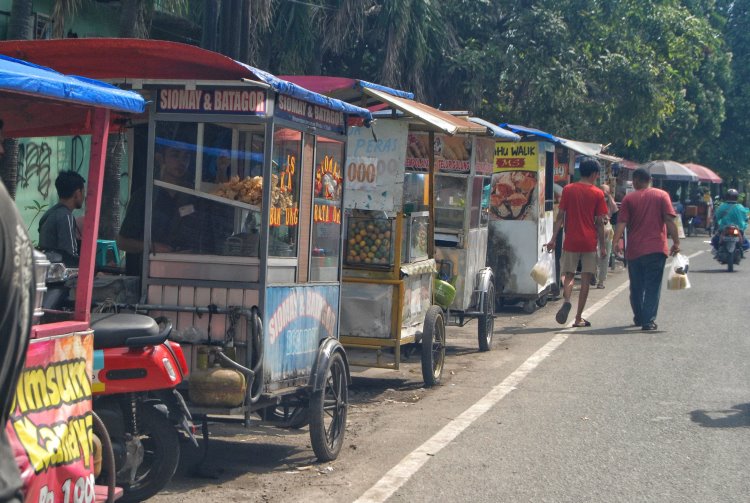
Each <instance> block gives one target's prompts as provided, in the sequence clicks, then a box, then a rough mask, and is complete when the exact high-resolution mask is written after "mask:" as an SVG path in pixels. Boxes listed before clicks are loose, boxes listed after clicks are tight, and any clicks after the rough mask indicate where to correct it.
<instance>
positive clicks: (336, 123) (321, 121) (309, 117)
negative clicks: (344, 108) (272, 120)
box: [275, 94, 344, 132]
mask: <svg viewBox="0 0 750 503" xmlns="http://www.w3.org/2000/svg"><path fill="white" fill-rule="evenodd" d="M275 113H276V116H277V117H280V118H282V119H287V120H291V121H294V122H298V123H302V124H306V125H308V126H313V127H319V128H321V129H326V130H329V131H339V132H343V130H344V114H343V113H342V112H337V111H335V110H331V109H330V108H325V107H321V106H319V105H313V104H312V103H307V102H306V101H302V100H298V99H296V98H292V97H291V96H286V95H284V94H281V95H279V99H278V101H277V102H276V111H275Z"/></svg>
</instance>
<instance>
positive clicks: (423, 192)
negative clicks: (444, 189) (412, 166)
mask: <svg viewBox="0 0 750 503" xmlns="http://www.w3.org/2000/svg"><path fill="white" fill-rule="evenodd" d="M429 179H430V175H428V174H426V173H413V172H408V171H407V172H406V175H405V176H404V213H413V212H417V211H427V210H428V209H429V207H430V192H429V190H428V187H427V183H428V182H429Z"/></svg>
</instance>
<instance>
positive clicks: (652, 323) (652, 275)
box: [613, 168, 680, 330]
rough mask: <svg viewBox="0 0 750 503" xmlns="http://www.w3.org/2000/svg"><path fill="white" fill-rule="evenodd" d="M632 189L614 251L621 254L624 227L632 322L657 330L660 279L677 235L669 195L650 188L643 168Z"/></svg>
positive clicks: (675, 250) (620, 219) (624, 205)
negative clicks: (668, 239) (670, 241)
mask: <svg viewBox="0 0 750 503" xmlns="http://www.w3.org/2000/svg"><path fill="white" fill-rule="evenodd" d="M633 187H634V188H635V191H634V192H631V193H630V194H628V195H626V196H625V197H624V198H623V200H622V203H621V204H620V212H619V213H618V216H617V228H616V229H615V237H614V239H613V242H614V245H615V252H616V253H620V252H621V250H620V244H619V243H620V238H621V237H622V235H623V233H624V231H625V227H627V229H628V242H627V245H626V249H625V258H626V259H627V261H628V275H629V276H630V306H631V307H632V309H633V323H635V325H636V326H637V325H640V326H641V328H642V329H643V330H656V328H657V326H656V313H657V311H658V310H659V296H660V294H661V280H662V278H663V276H664V264H665V263H666V261H667V255H668V254H671V255H675V254H676V253H678V252H679V251H680V238H679V237H678V234H677V226H676V225H675V223H674V218H675V217H676V216H677V214H676V213H675V211H674V208H673V207H672V201H671V200H670V198H669V194H667V193H666V192H664V191H663V190H661V189H656V188H653V187H651V174H650V173H649V172H648V171H646V170H645V169H643V168H638V169H637V170H635V171H634V172H633ZM667 231H669V237H671V238H672V249H671V250H670V249H669V248H668V247H667Z"/></svg>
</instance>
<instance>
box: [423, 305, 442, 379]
mask: <svg viewBox="0 0 750 503" xmlns="http://www.w3.org/2000/svg"><path fill="white" fill-rule="evenodd" d="M443 363H445V320H444V319H443V310H442V309H440V308H439V307H438V306H432V307H430V309H428V310H427V316H425V319H424V328H423V330H422V378H423V379H424V383H425V384H426V385H427V386H434V385H436V384H438V383H440V378H441V377H442V375H443Z"/></svg>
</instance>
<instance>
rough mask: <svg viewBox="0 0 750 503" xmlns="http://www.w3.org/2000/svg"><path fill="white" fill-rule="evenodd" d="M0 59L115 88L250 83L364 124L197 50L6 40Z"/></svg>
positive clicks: (161, 44)
mask: <svg viewBox="0 0 750 503" xmlns="http://www.w3.org/2000/svg"><path fill="white" fill-rule="evenodd" d="M0 54H7V55H9V56H13V57H17V58H23V59H26V60H29V61H33V62H34V63H37V64H41V65H46V66H51V67H54V68H56V69H57V70H59V71H62V72H66V73H74V74H78V75H85V76H87V77H91V78H95V79H106V80H112V81H116V82H118V83H119V82H125V81H128V80H134V79H142V80H190V81H197V80H206V81H225V80H237V81H241V80H242V79H248V80H255V81H258V82H263V83H265V84H268V85H270V86H271V87H272V88H273V89H274V90H275V91H277V92H281V93H285V94H290V95H291V96H293V97H296V98H299V99H303V100H305V101H308V102H311V103H314V104H319V105H322V106H326V107H329V108H332V109H334V110H337V111H341V112H344V113H348V114H351V115H357V116H359V117H363V118H365V119H369V118H370V116H369V112H368V111H367V110H365V109H362V108H359V107H356V106H353V105H349V104H348V103H337V102H336V100H334V101H331V100H332V98H328V97H326V96H321V95H319V94H317V93H314V92H310V91H309V90H307V89H304V88H300V87H299V86H297V85H292V83H290V82H287V81H285V80H283V79H280V78H278V77H276V76H274V75H271V74H269V73H267V72H264V71H263V70H259V69H257V68H253V67H251V66H249V65H246V64H244V63H240V62H239V61H235V60H233V59H232V58H229V57H227V56H224V55H223V54H219V53H216V52H212V51H208V50H206V49H201V48H200V47H196V46H192V45H188V44H181V43H177V42H168V41H164V40H146V39H129V38H90V39H86V38H81V39H56V40H9V41H5V42H0Z"/></svg>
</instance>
